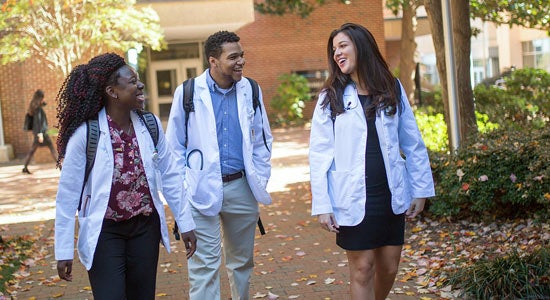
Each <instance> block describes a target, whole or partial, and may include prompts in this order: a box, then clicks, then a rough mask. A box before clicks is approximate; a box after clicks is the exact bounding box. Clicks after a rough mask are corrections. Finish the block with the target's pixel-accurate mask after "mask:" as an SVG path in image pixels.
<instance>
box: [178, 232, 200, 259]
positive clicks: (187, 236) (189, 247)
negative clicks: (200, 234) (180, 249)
mask: <svg viewBox="0 0 550 300" xmlns="http://www.w3.org/2000/svg"><path fill="white" fill-rule="evenodd" d="M181 240H182V241H183V244H184V245H185V250H186V251H187V259H189V258H191V256H193V254H195V251H196V250H197V237H196V236H195V232H194V231H193V230H191V231H187V232H184V233H182V234H181Z"/></svg>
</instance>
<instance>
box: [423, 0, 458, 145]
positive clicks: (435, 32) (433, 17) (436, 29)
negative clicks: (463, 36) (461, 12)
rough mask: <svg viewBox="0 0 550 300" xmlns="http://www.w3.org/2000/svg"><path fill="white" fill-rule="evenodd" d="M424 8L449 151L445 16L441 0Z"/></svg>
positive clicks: (427, 0)
mask: <svg viewBox="0 0 550 300" xmlns="http://www.w3.org/2000/svg"><path fill="white" fill-rule="evenodd" d="M424 7H425V8H426V13H427V14H428V21H429V22H430V30H431V32H432V40H433V43H434V49H435V57H436V64H437V73H438V74H439V82H440V84H441V100H442V101H443V108H444V112H443V115H444V116H445V124H447V136H448V137H449V139H448V149H452V145H451V126H450V124H451V123H450V118H449V100H448V99H449V97H448V95H447V73H446V72H447V67H446V65H445V38H444V36H443V16H442V12H441V0H424Z"/></svg>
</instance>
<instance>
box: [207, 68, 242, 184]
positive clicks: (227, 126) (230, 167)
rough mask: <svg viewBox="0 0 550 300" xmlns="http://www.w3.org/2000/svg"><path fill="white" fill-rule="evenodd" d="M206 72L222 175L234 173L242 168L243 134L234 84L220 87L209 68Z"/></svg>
mask: <svg viewBox="0 0 550 300" xmlns="http://www.w3.org/2000/svg"><path fill="white" fill-rule="evenodd" d="M206 74H207V76H206V83H207V84H208V89H209V90H210V97H211V98H212V108H213V109H214V116H215V118H216V133H217V138H218V147H219V149H220V164H221V169H222V175H229V174H234V173H237V172H239V171H241V170H244V160H243V146H242V142H243V134H242V131H241V125H240V123H239V112H238V109H237V93H236V89H235V84H233V85H232V86H231V87H230V88H229V89H222V88H220V87H219V86H218V85H217V84H216V82H215V81H214V79H212V76H211V75H210V70H208V72H206Z"/></svg>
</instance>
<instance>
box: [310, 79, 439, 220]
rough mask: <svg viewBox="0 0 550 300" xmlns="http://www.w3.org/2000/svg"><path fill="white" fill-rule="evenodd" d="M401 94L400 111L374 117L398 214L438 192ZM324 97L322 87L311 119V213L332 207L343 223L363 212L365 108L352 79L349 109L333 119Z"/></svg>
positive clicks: (346, 95)
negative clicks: (323, 103)
mask: <svg viewBox="0 0 550 300" xmlns="http://www.w3.org/2000/svg"><path fill="white" fill-rule="evenodd" d="M401 95H402V97H401V103H402V111H401V112H399V111H398V112H397V113H396V114H395V115H393V116H388V115H386V114H385V112H381V113H380V114H377V116H376V121H375V124H376V131H377V133H378V137H379V140H380V148H381V151H382V156H383V159H384V166H385V168H386V175H387V179H388V185H389V188H390V191H391V194H392V199H391V206H392V210H393V212H394V213H395V214H401V213H403V212H405V211H406V210H407V209H408V208H409V206H410V204H411V202H412V199H413V198H427V197H432V196H434V195H435V191H434V184H433V178H432V172H431V168H430V163H429V159H428V153H427V150H426V146H425V145H424V142H423V140H422V136H421V134H420V131H419V130H418V126H417V124H416V120H415V118H414V115H413V112H412V110H411V107H410V105H409V101H408V100H407V97H406V96H404V95H405V91H404V90H403V88H402V87H401ZM324 98H325V94H324V93H321V95H320V96H319V100H318V102H317V105H316V107H315V111H314V113H313V119H312V122H311V123H312V124H311V136H310V145H309V147H310V151H309V165H310V176H311V192H312V211H311V213H312V215H320V214H326V213H334V216H335V218H336V221H337V223H338V224H339V225H344V226H354V225H357V224H359V223H360V222H361V221H362V220H363V218H364V215H365V201H366V186H365V149H366V144H367V123H366V119H365V114H364V112H363V108H362V106H361V102H360V101H359V97H358V96H357V90H356V89H355V88H354V86H353V85H351V84H350V85H348V86H347V87H346V89H345V90H344V95H343V101H344V103H345V105H344V107H346V108H348V109H347V110H346V111H345V112H344V113H343V114H340V115H338V116H337V117H336V120H335V122H334V124H333V122H332V120H331V117H330V108H328V107H327V109H324V110H323V109H322V108H321V103H322V102H323V100H324ZM401 152H402V153H403V154H404V155H405V157H406V159H404V158H403V157H402V156H401Z"/></svg>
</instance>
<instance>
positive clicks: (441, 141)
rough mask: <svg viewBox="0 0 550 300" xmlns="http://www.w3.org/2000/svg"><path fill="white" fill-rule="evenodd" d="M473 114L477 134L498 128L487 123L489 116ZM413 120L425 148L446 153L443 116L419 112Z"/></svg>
mask: <svg viewBox="0 0 550 300" xmlns="http://www.w3.org/2000/svg"><path fill="white" fill-rule="evenodd" d="M475 113H476V119H477V128H478V130H479V132H481V133H486V132H490V131H493V130H495V129H498V128H499V125H498V124H496V123H493V122H490V121H489V116H487V115H485V114H482V113H478V112H477V111H476V112H475ZM415 118H416V122H417V124H418V128H419V129H420V133H422V138H423V140H424V143H425V144H426V147H427V148H428V149H430V150H431V151H447V148H448V145H449V139H448V138H447V124H445V118H444V117H443V114H439V113H438V114H433V115H428V114H427V113H425V112H423V111H420V110H419V111H417V112H416V113H415Z"/></svg>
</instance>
